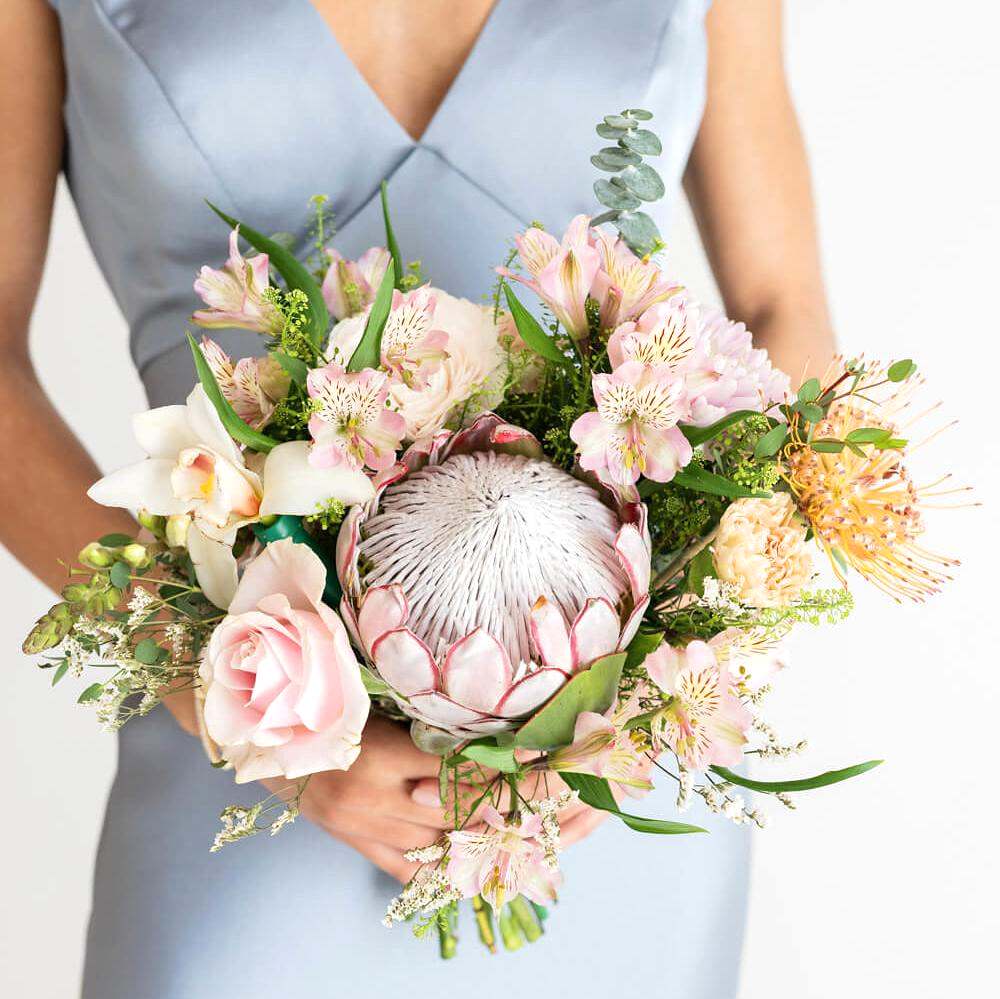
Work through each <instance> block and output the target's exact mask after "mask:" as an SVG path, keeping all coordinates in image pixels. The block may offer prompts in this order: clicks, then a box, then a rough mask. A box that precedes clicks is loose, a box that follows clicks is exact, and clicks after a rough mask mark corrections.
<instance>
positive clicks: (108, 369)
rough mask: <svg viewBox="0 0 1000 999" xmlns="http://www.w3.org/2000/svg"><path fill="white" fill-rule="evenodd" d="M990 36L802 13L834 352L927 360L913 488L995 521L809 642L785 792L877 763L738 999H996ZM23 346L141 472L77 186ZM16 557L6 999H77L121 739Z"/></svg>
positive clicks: (676, 243)
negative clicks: (37, 644)
mask: <svg viewBox="0 0 1000 999" xmlns="http://www.w3.org/2000/svg"><path fill="white" fill-rule="evenodd" d="M998 29H1000V19H998V16H997V15H996V14H994V13H992V12H991V5H989V4H986V3H983V2H981V0H953V2H952V3H950V4H948V5H944V4H940V3H939V2H937V0H934V2H927V0H911V2H907V3H904V2H901V0H894V2H887V0H837V2H834V0H791V2H790V3H789V5H788V16H787V39H788V68H789V73H790V76H791V80H792V85H793V88H794V91H795V96H796V100H797V103H798V107H799V111H800V114H801V117H802V120H803V127H804V130H805V134H806V139H807V142H808V146H809V150H810V153H811V157H812V162H813V170H814V174H815V178H816V190H817V197H818V202H819V213H820V222H821V231H822V240H823V249H824V256H825V260H826V265H827V275H828V280H829V287H830V293H831V297H832V302H833V310H834V316H835V320H836V324H837V328H838V330H839V334H840V337H841V340H842V344H843V346H844V349H845V350H846V351H848V352H854V351H858V350H861V349H866V350H868V351H869V352H870V353H874V354H879V353H881V354H883V355H885V356H890V357H900V356H912V357H914V358H916V359H917V360H918V361H919V363H920V364H921V367H922V369H923V371H924V372H925V373H926V374H927V375H928V376H929V380H930V391H929V393H928V395H929V398H931V399H937V398H942V399H944V400H945V403H946V406H945V412H946V413H947V415H948V416H952V417H956V418H957V419H958V420H959V421H960V423H959V426H958V427H957V428H956V429H955V430H954V431H952V432H951V433H950V434H949V435H947V437H946V438H945V439H944V440H943V441H941V442H939V443H938V444H937V445H935V446H933V447H930V448H928V449H926V453H924V454H923V455H922V459H923V460H922V461H921V462H920V463H919V467H920V468H921V469H926V474H923V475H918V479H921V478H922V479H927V478H929V477H930V475H931V473H932V472H933V471H934V470H936V469H937V468H938V467H939V466H944V467H945V468H946V469H947V470H950V471H952V472H953V473H954V474H955V478H956V479H957V480H958V481H960V482H969V483H974V484H975V485H976V486H977V491H978V498H979V499H981V500H983V501H984V502H985V506H983V507H981V508H979V509H975V510H963V511H958V512H956V513H945V512H942V513H940V514H938V515H937V516H936V517H935V518H934V519H933V521H932V523H931V544H932V546H933V545H936V546H937V547H938V548H941V549H945V550H947V551H949V552H952V553H955V554H957V555H959V556H960V557H961V558H962V560H963V563H964V564H963V566H962V567H961V569H960V570H959V574H958V579H957V580H956V582H955V583H954V585H952V586H951V587H949V588H948V590H947V592H946V593H945V594H943V595H942V596H940V597H939V598H937V599H936V600H934V601H933V602H932V603H931V604H929V605H927V606H925V607H912V608H904V609H898V608H896V607H894V606H892V605H891V604H889V603H888V602H887V601H886V600H885V599H883V598H881V597H880V596H879V595H878V594H869V593H866V592H864V591H863V590H862V589H861V588H860V587H857V588H856V592H857V593H858V596H859V600H858V608H857V611H856V613H855V615H854V616H853V618H852V619H851V620H850V621H849V623H848V624H847V625H845V626H843V627H841V628H840V629H838V630H837V631H835V632H834V631H825V632H815V633H809V634H804V635H802V636H801V637H799V638H798V639H797V640H796V641H795V643H794V649H793V653H794V655H793V657H792V658H793V660H794V667H793V668H792V669H791V670H790V671H789V672H788V673H786V674H785V676H784V677H783V678H782V683H781V689H780V693H779V695H778V696H777V697H776V698H775V700H774V702H773V703H774V714H775V715H776V717H777V720H778V721H779V723H780V725H781V728H782V730H783V732H784V733H785V734H786V735H787V736H788V737H789V738H791V737H796V738H797V737H799V736H800V735H808V737H809V739H810V745H811V749H810V751H809V753H808V755H807V756H806V758H804V759H802V760H798V761H794V762H793V763H792V764H791V765H792V767H793V768H794V770H795V772H797V773H803V774H804V773H812V772H815V771H818V770H821V769H827V768H830V767H835V766H841V765H844V764H847V763H850V762H854V761H857V760H861V759H868V758H871V757H884V758H885V759H886V760H887V763H886V765H885V766H883V767H881V768H880V769H879V770H877V771H875V772H874V773H872V774H869V775H867V776H865V777H863V778H860V779H858V780H857V781H855V782H851V783H849V784H845V785H842V786H840V787H837V788H832V789H827V790H825V791H817V792H812V793H811V794H809V795H802V796H800V798H799V802H800V808H799V811H798V812H797V813H795V814H785V813H782V814H777V815H775V816H774V821H773V822H772V824H771V825H770V827H769V828H768V829H767V830H765V831H764V832H762V833H756V834H754V839H755V844H756V855H755V862H754V877H753V893H752V902H751V914H750V930H749V938H748V946H747V950H746V962H745V985H744V989H743V992H742V999H841V997H842V996H845V995H852V996H859V997H862V999H883V997H900V999H903V997H905V999H940V997H945V996H949V997H950V996H981V995H985V994H987V992H989V991H990V989H991V988H992V986H990V985H988V984H987V983H989V982H991V981H993V980H994V977H995V976H994V973H993V961H994V954H995V947H996V937H997V931H998V930H1000V926H998V925H997V919H996V907H995V905H994V897H995V896H996V894H997V892H998V890H1000V883H998V878H997V864H996V852H995V845H994V844H993V843H991V839H992V840H993V841H994V843H995V835H996V834H995V827H992V826H991V824H990V823H991V821H995V819H996V817H997V808H996V790H995V787H994V782H993V779H992V774H993V773H994V772H995V763H994V762H993V760H992V759H991V757H992V755H993V754H994V752H995V744H996V739H995V736H994V733H995V731H996V727H997V719H998V713H1000V698H998V681H997V676H996V670H997V663H998V659H997V654H996V641H995V635H996V620H995V618H994V617H993V615H995V614H996V598H997V592H998V589H997V576H996V567H997V563H998V560H1000V551H998V546H997V541H996V537H997V531H998V528H1000V524H998V518H997V513H996V510H997V499H996V497H997V495H998V492H1000V476H998V462H997V447H998V445H997V435H996V431H997V427H998V415H1000V407H998V405H997V402H996V400H997V392H996V385H997V372H998V362H1000V351H998V330H997V322H996V319H995V314H996V313H995V306H994V297H995V293H996V289H997V285H998V273H997V266H998V264H1000V255H998V252H997V244H998V240H1000V200H998V195H997V184H998V178H1000V160H998V156H997V151H996V142H997V129H996V105H995V99H996V95H997V94H998V93H1000V72H998V69H997V59H996V55H995V39H996V35H997V31H998ZM775 182H776V183H780V182H781V179H780V178H775ZM10 249H11V248H8V251H10ZM672 256H673V263H674V267H675V270H676V272H677V275H678V276H679V277H682V278H684V277H686V278H687V279H688V281H689V283H690V284H692V285H693V286H694V287H695V288H699V289H704V290H705V291H706V294H710V293H711V292H710V290H709V289H710V288H711V283H710V278H709V277H708V276H707V272H706V269H705V265H704V262H703V260H702V258H701V255H700V251H699V250H698V248H697V244H696V240H695V237H694V235H693V233H692V230H691V226H690V223H689V222H688V221H687V220H685V221H684V223H683V224H682V225H681V226H680V228H679V230H678V231H677V232H676V233H674V235H673V239H672ZM33 347H34V351H35V356H36V359H37V362H38V365H39V367H40V370H41V372H42V375H43V377H44V380H45V384H46V386H47V388H48V389H49V390H50V391H51V393H52V394H53V396H54V398H55V400H56V403H57V404H58V405H59V407H60V409H61V410H62V412H63V413H64V414H65V415H66V416H67V417H68V418H69V419H70V421H71V422H72V425H73V426H74V427H75V429H76V431H77V433H78V434H79V435H80V437H81V438H82V439H83V440H84V441H85V442H86V444H87V446H88V447H89V448H90V450H91V451H92V453H93V454H94V455H95V456H96V458H97V460H98V461H99V462H100V463H101V464H102V465H103V466H104V467H110V466H116V465H119V464H123V463H125V462H126V461H129V460H132V459H133V457H134V456H135V447H134V444H133V443H132V441H131V439H130V434H129V429H128V421H127V416H128V414H130V413H131V412H132V411H134V410H137V409H140V408H142V407H143V401H142V396H141V392H140V389H139V384H138V381H137V379H136V377H135V375H134V373H133V372H132V370H131V367H130V364H129V360H128V355H127V352H126V333H125V328H124V324H123V322H122V320H121V318H120V316H119V315H118V312H117V311H116V309H115V307H114V304H113V303H112V301H111V299H110V296H109V295H108V293H107V291H106V290H105V288H104V285H103V283H102V281H101V279H100V277H99V275H98V273H97V271H96V269H95V267H94V264H93V262H92V260H91V258H90V255H89V252H88V250H87V248H86V244H85V242H84V240H83V238H82V236H81V233H80V230H79V227H78V224H77V221H76V218H75V216H74V214H73V211H72V208H71V207H70V206H69V204H68V201H67V199H66V198H65V196H64V195H63V194H62V193H61V194H60V199H59V204H58V207H57V213H56V221H55V226H54V230H53V240H52V250H51V254H50V259H49V263H48V268H47V271H46V276H45V282H44V285H43V288H42V292H41V296H40V301H39V305H38V310H37V313H36V318H35V323H34V327H33ZM938 422H942V421H941V420H939V421H938ZM932 423H933V421H932ZM0 559H2V560H0V580H2V592H3V608H4V614H3V618H2V623H0V649H2V650H3V653H4V655H5V659H6V676H5V686H4V693H3V697H2V698H0V733H2V736H0V745H2V746H4V747H5V750H6V751H5V754H4V764H5V765H4V770H5V784H6V809H5V815H4V822H3V826H2V830H3V831H2V833H0V836H2V840H3V850H2V856H3V866H4V877H3V882H2V888H3V901H2V905H0V923H4V924H5V925H3V926H2V927H0V993H2V994H3V995H9V996H17V997H22V996H24V997H30V999H50V997H51V999H64V997H68V996H72V995H75V994H76V990H77V984H76V983H77V981H78V977H79V970H80V966H81V961H82V945H83V933H84V928H85V921H86V916H87V906H88V896H89V878H90V866H91V861H92V857H93V853H94V849H95V845H96V838H97V834H98V828H99V823H100V818H101V813H102V809H103V805H104V798H105V794H106V791H107V788H108V785H109V781H110V779H111V776H112V772H113V767H114V755H115V749H114V740H113V739H112V738H111V737H109V736H105V735H102V734H101V733H99V732H98V731H97V730H96V727H95V725H94V722H93V719H92V717H91V715H90V714H89V712H88V711H87V710H86V709H84V708H78V707H76V706H75V705H74V704H73V696H72V690H71V687H72V685H71V684H70V683H69V682H67V684H66V686H65V687H60V688H59V689H58V690H57V691H55V692H50V691H49V690H48V684H47V679H46V676H44V675H42V674H41V673H39V672H37V671H36V670H35V669H34V668H33V667H32V665H31V664H30V662H29V661H27V660H25V659H23V658H22V657H21V656H20V653H19V649H18V646H19V643H20V640H21V638H22V636H23V633H24V631H25V628H26V626H27V625H28V624H29V623H30V622H31V621H32V620H33V619H34V618H35V617H36V616H37V615H38V614H39V613H41V612H42V611H43V610H44V609H45V608H46V607H47V606H48V604H49V602H50V598H49V595H48V594H47V593H46V592H45V590H44V588H43V587H42V586H40V585H39V584H38V583H36V582H35V581H33V580H32V578H31V577H30V576H28V575H27V573H25V572H24V571H23V570H21V569H20V568H19V566H18V565H17V564H16V563H15V562H14V561H13V560H12V559H11V558H10V557H9V556H8V555H7V554H6V553H3V555H2V557H0ZM139 724H141V722H140V723H139ZM773 767H774V765H771V767H770V768H769V772H773ZM664 848H665V849H669V844H665V847H664ZM664 932H665V933H669V928H668V927H665V928H664ZM720 999H728V997H720Z"/></svg>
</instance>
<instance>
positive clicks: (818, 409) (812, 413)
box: [792, 402, 826, 423]
mask: <svg viewBox="0 0 1000 999" xmlns="http://www.w3.org/2000/svg"><path fill="white" fill-rule="evenodd" d="M792 409H794V410H795V412H797V413H800V414H801V415H802V418H803V419H805V420H808V421H809V422H810V423H818V422H819V421H820V420H822V419H823V417H824V416H826V413H825V412H824V410H823V407H822V406H817V405H816V403H814V402H796V403H794V404H793V406H792Z"/></svg>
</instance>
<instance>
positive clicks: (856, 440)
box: [844, 427, 892, 444]
mask: <svg viewBox="0 0 1000 999" xmlns="http://www.w3.org/2000/svg"><path fill="white" fill-rule="evenodd" d="M890 437H892V431H891V430H885V429H883V428H882V427H858V429H857V430H852V431H851V432H850V433H849V434H848V435H847V436H846V437H845V438H844V440H846V441H847V442H848V443H849V444H878V443H879V442H880V441H887V440H889V438H890Z"/></svg>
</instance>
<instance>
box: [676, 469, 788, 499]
mask: <svg viewBox="0 0 1000 999" xmlns="http://www.w3.org/2000/svg"><path fill="white" fill-rule="evenodd" d="M671 481H672V482H676V483H677V485H679V486H684V488H685V489H693V490H695V492H699V493H711V494H712V495H713V496H725V497H727V498H728V499H742V498H743V497H751V496H770V495H771V494H770V493H768V492H755V491H754V490H753V489H747V488H746V487H745V486H740V485H737V484H736V483H735V482H733V481H732V479H727V478H725V477H724V476H722V475H716V473H715V472H710V471H708V469H705V468H701V467H699V466H698V465H688V467H687V468H682V469H681V470H680V471H679V472H678V473H677V474H676V475H675V476H674V477H673V479H672V480H671Z"/></svg>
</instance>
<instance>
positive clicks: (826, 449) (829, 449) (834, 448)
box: [809, 437, 844, 454]
mask: <svg viewBox="0 0 1000 999" xmlns="http://www.w3.org/2000/svg"><path fill="white" fill-rule="evenodd" d="M809 447H811V448H812V449H813V450H814V451H818V452H819V453H820V454H840V452H841V451H843V450H844V442H843V441H838V440H833V439H832V438H829V437H819V438H817V439H816V440H814V441H810V442H809Z"/></svg>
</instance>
